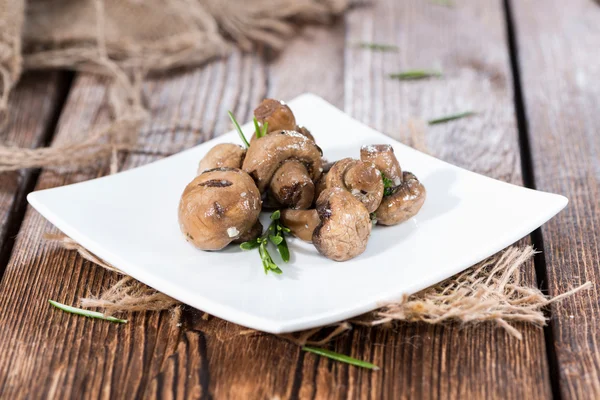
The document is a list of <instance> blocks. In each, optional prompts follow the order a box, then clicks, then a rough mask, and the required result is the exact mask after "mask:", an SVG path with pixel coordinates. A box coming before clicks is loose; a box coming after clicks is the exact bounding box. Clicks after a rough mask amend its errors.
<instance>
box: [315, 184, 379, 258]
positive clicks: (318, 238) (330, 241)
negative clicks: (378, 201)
mask: <svg viewBox="0 0 600 400" xmlns="http://www.w3.org/2000/svg"><path fill="white" fill-rule="evenodd" d="M317 213H318V215H319V219H320V223H319V225H318V226H317V227H316V228H315V230H314V232H313V237H312V241H313V244H314V245H315V248H316V249H317V250H318V251H319V253H321V254H322V255H324V256H325V257H327V258H329V259H332V260H334V261H346V260H349V259H351V258H354V257H356V256H358V255H359V254H362V253H363V252H364V251H365V249H366V248H367V241H368V240H369V235H370V234H371V227H372V224H371V219H370V217H369V212H368V211H367V208H366V207H365V206H364V205H363V203H361V202H360V201H358V200H357V199H356V198H355V197H354V196H352V195H351V194H350V193H349V192H348V191H346V190H344V189H341V188H329V189H326V190H325V191H324V192H323V193H321V195H320V196H319V198H318V200H317Z"/></svg>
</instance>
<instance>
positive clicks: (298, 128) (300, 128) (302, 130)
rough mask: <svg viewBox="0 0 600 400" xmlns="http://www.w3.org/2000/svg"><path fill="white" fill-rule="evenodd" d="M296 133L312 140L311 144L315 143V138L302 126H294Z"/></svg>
mask: <svg viewBox="0 0 600 400" xmlns="http://www.w3.org/2000/svg"><path fill="white" fill-rule="evenodd" d="M294 130H295V131H296V132H298V133H300V134H302V135H304V136H306V137H307V138H309V139H310V140H312V141H313V142H314V141H315V137H314V136H313V135H312V133H310V131H309V130H308V129H307V128H306V127H305V126H302V125H296V128H295V129H294Z"/></svg>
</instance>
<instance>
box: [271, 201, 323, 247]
mask: <svg viewBox="0 0 600 400" xmlns="http://www.w3.org/2000/svg"><path fill="white" fill-rule="evenodd" d="M281 222H283V225H285V226H286V227H288V228H289V230H290V233H291V234H292V235H294V236H295V237H297V238H299V239H301V240H304V241H305V242H309V243H311V242H312V236H313V232H314V231H315V228H316V227H317V225H319V223H320V222H321V220H320V219H319V214H318V213H317V210H315V209H312V210H290V209H287V210H281Z"/></svg>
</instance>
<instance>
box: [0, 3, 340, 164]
mask: <svg viewBox="0 0 600 400" xmlns="http://www.w3.org/2000/svg"><path fill="white" fill-rule="evenodd" d="M19 3H20V2H19ZM94 5H95V11H96V13H95V14H96V30H95V41H96V44H95V46H90V45H89V44H88V45H85V44H81V45H75V44H73V45H70V46H67V47H65V48H63V47H60V46H59V47H58V48H50V49H45V48H41V49H37V50H36V51H33V52H30V53H26V54H24V55H23V58H24V64H25V67H26V68H36V69H40V68H68V69H72V70H78V71H87V72H93V73H97V74H102V75H104V76H107V77H109V78H110V79H111V83H110V85H109V93H110V95H109V104H110V107H111V110H112V112H113V116H114V120H113V122H112V123H110V124H109V125H108V126H106V127H104V128H101V129H99V130H97V131H95V132H91V133H90V134H89V135H88V138H87V139H86V140H84V141H82V142H78V143H69V144H66V145H61V146H53V147H49V148H41V149H29V148H19V147H10V146H0V172H2V171H11V170H17V169H20V168H34V167H36V168H37V167H58V166H61V167H78V168H80V167H85V166H88V165H91V164H93V163H96V162H97V161H99V160H110V170H111V173H114V172H117V169H118V165H117V155H118V153H119V152H120V151H126V150H131V149H133V146H134V145H135V143H136V140H137V136H138V132H139V130H140V127H141V124H142V122H143V121H144V120H145V119H146V117H147V112H146V110H145V109H144V107H143V104H142V102H141V83H142V80H143V78H144V77H145V76H146V75H147V74H148V73H150V72H163V71H167V70H171V69H173V68H178V67H182V66H195V65H199V64H201V63H204V62H206V61H207V60H209V59H211V58H213V57H220V56H224V55H225V54H227V53H228V51H229V48H230V46H229V45H228V44H227V42H226V38H227V39H231V40H233V41H234V43H236V44H237V45H238V46H240V47H241V48H243V49H245V50H250V49H251V48H252V47H253V46H254V45H256V44H262V45H267V46H269V47H271V48H273V49H275V50H280V49H282V48H283V46H284V45H285V42H286V40H287V39H288V38H289V37H290V36H291V35H292V33H293V32H294V31H295V29H294V28H295V25H296V24H297V23H298V22H316V23H324V22H327V21H329V20H330V19H331V17H332V16H335V15H337V14H339V13H341V12H342V11H344V10H345V9H346V8H347V7H348V6H349V1H348V0H324V1H318V0H302V1H296V0H272V1H247V2H238V1H221V0H204V1H201V2H198V3H196V2H194V3H191V2H188V1H186V0H184V1H173V2H170V3H169V6H170V7H173V10H172V11H173V12H177V13H178V14H179V15H180V16H182V17H187V18H188V19H191V20H193V22H194V25H195V26H196V25H199V26H202V27H203V30H202V31H197V30H196V31H190V32H187V33H183V34H179V35H176V36H175V37H172V38H167V39H164V40H160V41H157V42H159V43H153V44H152V45H147V44H145V43H142V42H139V43H135V45H134V46H131V45H129V46H125V45H123V46H125V47H123V48H121V47H118V46H117V48H114V47H115V46H114V45H113V46H112V47H110V48H109V47H108V45H107V43H106V27H107V21H106V19H107V17H106V12H105V1H104V0H94ZM21 13H22V11H21ZM46 22H47V21H46ZM75 39H81V38H75ZM15 40H16V41H17V42H16V43H15V45H14V48H13V49H12V53H13V54H11V55H9V56H12V58H14V59H15V60H18V61H19V64H18V65H14V66H12V68H10V70H9V68H7V67H6V66H5V65H2V63H0V78H1V80H0V83H1V84H2V85H1V87H0V113H1V114H5V113H6V107H7V104H8V96H9V93H10V90H11V88H12V87H13V85H14V83H15V80H16V79H18V76H19V74H20V69H21V65H20V60H21V54H18V52H19V51H20V48H21V44H20V40H21V39H20V37H19V35H18V34H17V35H16V37H15ZM0 50H1V49H0ZM14 53H16V54H14ZM4 120H5V119H4Z"/></svg>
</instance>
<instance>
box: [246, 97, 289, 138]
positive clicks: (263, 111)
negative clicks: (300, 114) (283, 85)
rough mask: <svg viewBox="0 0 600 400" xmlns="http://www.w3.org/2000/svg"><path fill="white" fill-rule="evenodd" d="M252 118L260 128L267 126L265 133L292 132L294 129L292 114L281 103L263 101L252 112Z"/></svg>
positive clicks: (286, 106) (269, 100) (277, 101)
mask: <svg viewBox="0 0 600 400" xmlns="http://www.w3.org/2000/svg"><path fill="white" fill-rule="evenodd" d="M254 116H255V117H256V119H257V120H258V122H259V123H260V125H261V126H264V125H265V123H268V125H267V133H272V132H275V131H280V130H283V131H293V130H295V129H296V118H295V117H294V113H293V112H292V110H291V109H290V107H288V105H287V104H285V103H284V102H283V101H280V100H275V99H264V100H263V101H262V102H261V103H260V104H259V105H258V107H256V109H255V110H254Z"/></svg>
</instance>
